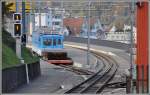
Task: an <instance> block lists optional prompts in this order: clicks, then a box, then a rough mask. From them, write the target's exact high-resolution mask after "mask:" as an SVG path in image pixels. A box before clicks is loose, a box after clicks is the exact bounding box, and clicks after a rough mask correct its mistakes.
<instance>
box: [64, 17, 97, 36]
mask: <svg viewBox="0 0 150 95" xmlns="http://www.w3.org/2000/svg"><path fill="white" fill-rule="evenodd" d="M95 21H96V19H95V18H91V19H90V25H93V24H94V23H95ZM83 22H84V18H83V17H79V18H65V19H64V20H63V23H64V26H66V27H69V29H70V31H71V33H72V34H79V33H80V31H81V27H82V24H83Z"/></svg>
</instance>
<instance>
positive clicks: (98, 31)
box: [80, 18, 105, 39]
mask: <svg viewBox="0 0 150 95" xmlns="http://www.w3.org/2000/svg"><path fill="white" fill-rule="evenodd" d="M88 24H90V25H88ZM88 26H89V27H90V31H89V30H88ZM87 32H89V36H90V38H93V39H104V37H105V32H104V30H103V27H102V25H101V23H100V20H99V19H96V18H90V19H88V18H84V20H83V24H82V26H81V34H80V35H81V37H84V38H87V37H88V35H87V34H88V33H87Z"/></svg>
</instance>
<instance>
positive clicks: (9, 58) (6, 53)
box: [2, 30, 39, 69]
mask: <svg viewBox="0 0 150 95" xmlns="http://www.w3.org/2000/svg"><path fill="white" fill-rule="evenodd" d="M2 45H3V46H2V58H3V59H2V68H3V69H4V68H9V67H12V66H15V65H17V64H20V61H19V58H18V57H17V56H16V51H15V47H16V43H15V39H14V38H12V37H11V35H10V34H9V33H8V32H7V31H4V30H3V32H2ZM22 57H23V59H24V60H25V63H33V62H36V61H38V60H39V58H38V57H37V56H32V54H31V52H30V50H29V49H27V48H25V47H22Z"/></svg>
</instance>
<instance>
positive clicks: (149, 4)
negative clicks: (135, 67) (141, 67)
mask: <svg viewBox="0 0 150 95" xmlns="http://www.w3.org/2000/svg"><path fill="white" fill-rule="evenodd" d="M148 7H149V8H148V19H149V20H148V29H149V32H148V33H149V34H148V35H149V36H148V38H149V40H148V41H149V43H148V44H149V50H148V51H149V58H148V59H149V64H148V67H149V69H148V71H149V75H148V76H149V77H148V83H149V86H148V87H149V88H148V91H149V94H150V0H149V1H148Z"/></svg>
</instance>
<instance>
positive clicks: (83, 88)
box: [65, 51, 118, 94]
mask: <svg viewBox="0 0 150 95" xmlns="http://www.w3.org/2000/svg"><path fill="white" fill-rule="evenodd" d="M91 52H92V53H93V54H94V55H95V56H97V58H100V59H101V58H103V62H104V63H105V66H104V67H103V68H102V69H100V70H99V71H98V72H97V73H95V74H93V75H92V76H91V77H89V78H88V79H87V80H85V81H83V82H82V83H80V84H78V85H76V86H75V87H73V88H72V89H70V90H68V91H67V92H65V93H66V94H69V93H92V94H97V93H101V92H102V91H103V89H104V88H105V86H106V84H107V83H108V82H109V81H111V79H112V78H113V77H114V75H115V73H116V71H117V68H118V65H117V63H116V61H115V60H114V59H112V58H111V57H110V56H108V55H104V54H102V53H97V52H95V51H91Z"/></svg>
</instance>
